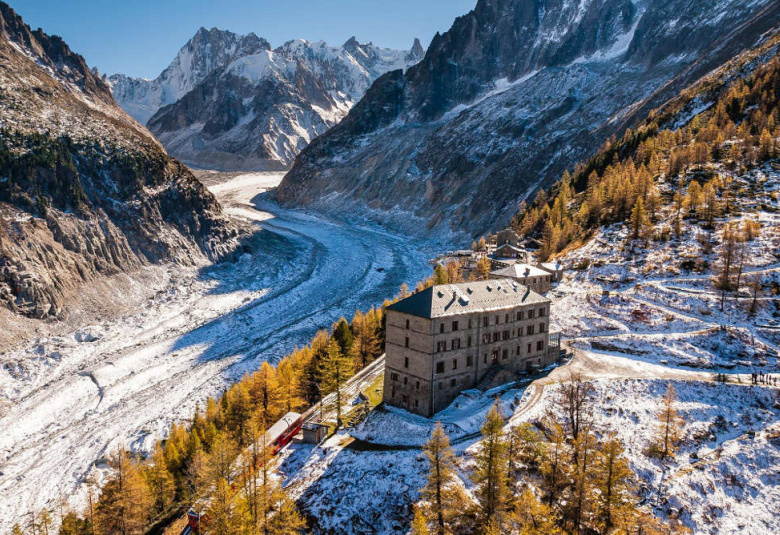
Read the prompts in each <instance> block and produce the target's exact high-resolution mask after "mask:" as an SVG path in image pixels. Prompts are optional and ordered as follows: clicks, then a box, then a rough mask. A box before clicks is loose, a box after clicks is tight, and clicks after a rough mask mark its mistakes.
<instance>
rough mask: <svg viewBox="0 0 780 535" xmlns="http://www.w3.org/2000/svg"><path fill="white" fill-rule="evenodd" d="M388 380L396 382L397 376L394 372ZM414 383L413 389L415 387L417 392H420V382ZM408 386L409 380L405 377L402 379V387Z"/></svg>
mask: <svg viewBox="0 0 780 535" xmlns="http://www.w3.org/2000/svg"><path fill="white" fill-rule="evenodd" d="M390 380H391V381H392V382H394V383H397V382H398V374H397V373H396V372H392V373H391V374H390ZM415 383H416V384H415V385H414V387H415V388H416V389H417V390H420V381H415ZM408 384H409V378H408V377H406V376H405V377H404V385H408Z"/></svg>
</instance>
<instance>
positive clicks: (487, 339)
mask: <svg viewBox="0 0 780 535" xmlns="http://www.w3.org/2000/svg"><path fill="white" fill-rule="evenodd" d="M482 343H483V344H488V343H490V333H485V334H483V335H482Z"/></svg>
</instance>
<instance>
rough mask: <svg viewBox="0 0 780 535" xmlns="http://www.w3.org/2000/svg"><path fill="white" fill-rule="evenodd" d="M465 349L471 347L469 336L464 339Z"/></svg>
mask: <svg viewBox="0 0 780 535" xmlns="http://www.w3.org/2000/svg"><path fill="white" fill-rule="evenodd" d="M466 347H471V336H469V337H468V338H467V339H466Z"/></svg>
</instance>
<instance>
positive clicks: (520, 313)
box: [517, 310, 525, 320]
mask: <svg viewBox="0 0 780 535" xmlns="http://www.w3.org/2000/svg"><path fill="white" fill-rule="evenodd" d="M517 319H518V320H524V319H525V312H523V311H522V310H521V311H520V312H518V313H517Z"/></svg>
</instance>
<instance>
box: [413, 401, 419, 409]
mask: <svg viewBox="0 0 780 535" xmlns="http://www.w3.org/2000/svg"><path fill="white" fill-rule="evenodd" d="M419 407H420V400H419V399H415V400H414V408H415V409H417V408H419Z"/></svg>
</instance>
